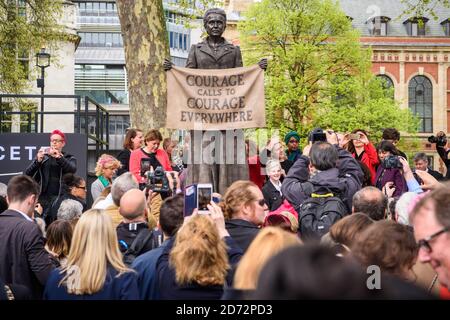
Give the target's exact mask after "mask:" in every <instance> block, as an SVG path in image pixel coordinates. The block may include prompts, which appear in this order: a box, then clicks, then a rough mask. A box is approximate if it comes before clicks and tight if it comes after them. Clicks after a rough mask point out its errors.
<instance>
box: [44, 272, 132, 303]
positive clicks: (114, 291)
mask: <svg viewBox="0 0 450 320" xmlns="http://www.w3.org/2000/svg"><path fill="white" fill-rule="evenodd" d="M64 276H65V274H61V273H60V270H59V269H56V270H54V271H53V272H52V273H51V275H50V277H49V279H48V282H47V285H46V286H45V292H44V300H139V293H138V286H137V275H136V273H135V272H125V273H123V274H121V275H120V276H119V277H117V271H116V270H115V269H113V268H112V267H108V269H107V273H106V280H105V284H104V285H103V288H102V290H100V291H99V292H96V293H94V294H89V295H88V294H84V295H76V294H69V293H68V292H67V288H66V287H65V286H64V285H62V286H60V285H59V284H60V282H61V280H62V279H63V277H64Z"/></svg>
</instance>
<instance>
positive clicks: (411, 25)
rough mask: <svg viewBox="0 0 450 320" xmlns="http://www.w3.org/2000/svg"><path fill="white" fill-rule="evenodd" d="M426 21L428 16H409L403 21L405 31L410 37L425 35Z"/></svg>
mask: <svg viewBox="0 0 450 320" xmlns="http://www.w3.org/2000/svg"><path fill="white" fill-rule="evenodd" d="M427 22H428V18H425V17H419V18H410V19H408V20H406V21H405V22H403V24H404V25H405V26H406V32H407V33H408V36H410V37H420V36H425V31H426V30H425V29H426V24H427Z"/></svg>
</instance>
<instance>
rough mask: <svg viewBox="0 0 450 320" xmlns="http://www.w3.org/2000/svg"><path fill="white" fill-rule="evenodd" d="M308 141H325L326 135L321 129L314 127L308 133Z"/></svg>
mask: <svg viewBox="0 0 450 320" xmlns="http://www.w3.org/2000/svg"><path fill="white" fill-rule="evenodd" d="M308 141H311V142H312V143H314V142H317V141H327V135H326V134H325V131H323V129H321V128H315V129H314V130H313V131H311V132H310V133H309V135H308Z"/></svg>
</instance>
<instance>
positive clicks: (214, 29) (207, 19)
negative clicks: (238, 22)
mask: <svg viewBox="0 0 450 320" xmlns="http://www.w3.org/2000/svg"><path fill="white" fill-rule="evenodd" d="M203 25H204V26H205V29H206V32H207V33H208V35H209V36H221V35H222V34H223V32H224V31H225V28H226V26H227V15H226V13H225V11H224V10H223V9H219V8H214V9H209V10H208V11H206V12H205V16H204V17H203Z"/></svg>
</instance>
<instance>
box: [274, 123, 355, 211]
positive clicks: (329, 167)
mask: <svg viewBox="0 0 450 320" xmlns="http://www.w3.org/2000/svg"><path fill="white" fill-rule="evenodd" d="M309 139H310V141H311V142H310V145H308V146H306V147H305V148H304V149H303V155H301V156H300V157H299V158H298V160H297V161H296V162H295V163H294V165H293V166H292V167H291V169H290V170H289V173H288V175H287V177H286V178H285V180H284V182H283V185H282V187H281V191H282V193H283V195H284V196H285V198H286V199H287V200H288V201H289V202H290V203H291V204H292V205H293V206H294V208H295V209H296V210H297V212H298V211H299V209H300V207H301V205H302V203H303V202H304V201H305V200H307V199H310V198H311V196H314V195H313V194H316V195H317V197H318V198H320V197H322V198H323V197H328V196H329V195H331V194H332V195H333V196H334V197H338V198H339V199H341V200H342V202H343V203H344V205H345V206H346V208H345V211H346V212H345V213H344V214H349V213H350V212H351V209H352V197H353V195H354V194H355V192H356V191H358V190H359V189H361V186H362V180H363V172H362V170H361V167H360V166H359V164H358V162H356V160H355V159H354V158H353V157H352V155H351V154H350V153H349V152H348V151H346V150H344V149H342V148H340V147H339V145H338V137H337V135H336V133H335V132H333V131H331V130H328V131H325V132H324V131H323V130H322V129H314V130H313V132H311V134H310V138H309Z"/></svg>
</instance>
